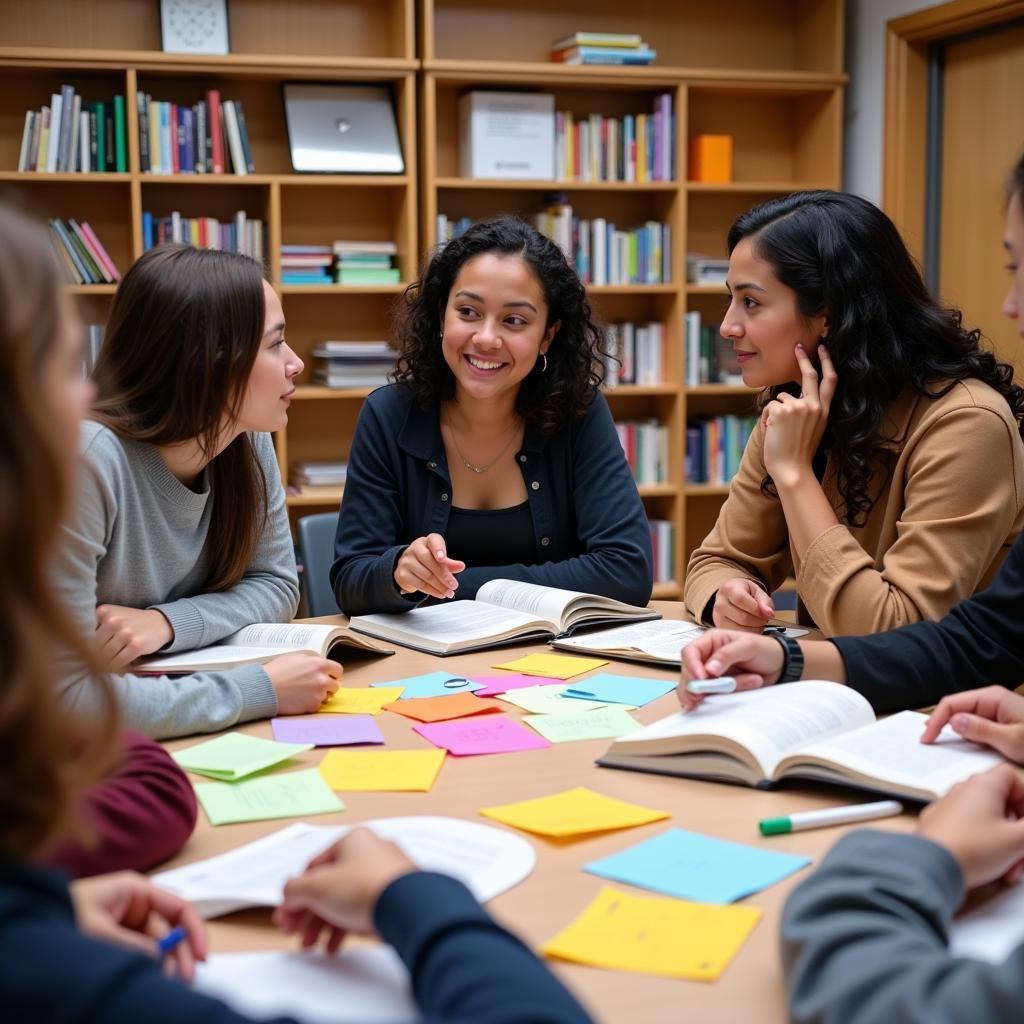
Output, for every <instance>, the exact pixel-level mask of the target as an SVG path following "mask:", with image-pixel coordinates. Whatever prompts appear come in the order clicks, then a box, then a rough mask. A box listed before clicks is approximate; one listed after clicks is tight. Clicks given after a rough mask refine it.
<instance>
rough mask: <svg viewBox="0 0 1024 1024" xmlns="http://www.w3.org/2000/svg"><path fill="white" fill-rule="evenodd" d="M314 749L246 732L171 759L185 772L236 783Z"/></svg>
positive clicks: (191, 749)
mask: <svg viewBox="0 0 1024 1024" xmlns="http://www.w3.org/2000/svg"><path fill="white" fill-rule="evenodd" d="M312 749H313V744H312V743H279V742H278V741H277V740H264V739H260V737H259V736H248V735H246V734H245V733H244V732H228V733H225V734H224V735H223V736H218V737H217V738H216V739H213V740H207V741H206V742H205V743H197V744H196V745H195V746H193V747H186V748H185V749H184V750H179V751H178V752H177V753H175V754H173V755H171V756H172V757H173V758H174V760H175V761H177V762H178V764H179V765H180V766H181V767H182V768H184V769H185V771H188V772H195V774H196V775H207V776H209V777H210V778H211V779H220V781H221V782H234V781H236V780H237V779H244V778H245V777H246V776H247V775H252V774H253V773H254V772H259V771H263V769H264V768H270V767H271V766H272V765H275V764H280V763H281V762H282V761H287V760H288V758H290V757H294V756H295V755H296V754H301V753H304V752H305V751H307V750H312Z"/></svg>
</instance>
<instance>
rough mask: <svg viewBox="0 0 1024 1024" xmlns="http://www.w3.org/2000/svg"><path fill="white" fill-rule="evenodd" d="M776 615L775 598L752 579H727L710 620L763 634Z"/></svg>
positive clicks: (725, 625) (721, 588)
mask: <svg viewBox="0 0 1024 1024" xmlns="http://www.w3.org/2000/svg"><path fill="white" fill-rule="evenodd" d="M774 614H775V605H774V604H773V603H772V599H771V598H770V597H769V596H768V595H767V594H766V593H765V592H764V590H762V589H761V588H760V587H759V586H758V585H757V584H756V583H755V582H754V581H753V580H748V579H746V578H745V577H737V578H736V579H732V580H726V581H725V582H724V583H723V584H722V585H721V586H720V587H719V588H718V593H717V594H716V595H715V603H714V606H713V607H712V609H711V620H712V621H713V622H714V624H715V625H716V626H717V627H718V628H719V629H744V630H746V629H749V630H751V631H753V632H754V633H760V632H761V630H762V629H764V627H765V625H766V624H767V622H768V620H769V619H770V618H771V617H772V616H773V615H774Z"/></svg>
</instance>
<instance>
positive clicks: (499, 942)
mask: <svg viewBox="0 0 1024 1024" xmlns="http://www.w3.org/2000/svg"><path fill="white" fill-rule="evenodd" d="M374 923H375V925H376V927H377V930H378V931H379V932H380V934H381V935H382V936H383V937H384V939H385V940H387V941H388V942H390V943H392V945H394V947H395V949H396V950H397V952H398V954H399V956H401V958H402V960H403V962H404V963H405V965H406V966H407V967H408V968H409V970H410V972H411V975H412V983H413V992H414V994H415V997H416V1002H417V1003H418V1005H419V1007H420V1009H421V1011H422V1012H423V1020H424V1021H431V1022H436V1024H441V1022H449V1024H454V1022H464V1024H516V1022H531V1024H587V1022H588V1021H589V1020H590V1018H589V1017H588V1016H587V1014H586V1013H585V1012H584V1011H583V1010H582V1008H581V1007H580V1005H579V1004H578V1003H577V1002H576V1000H575V999H573V997H572V996H571V995H569V993H568V992H567V991H566V990H565V989H564V988H563V987H562V985H561V983H560V982H559V981H558V980H557V979H556V978H555V976H554V975H553V974H551V973H550V972H549V971H548V970H547V968H545V967H544V965H543V964H541V963H540V961H539V960H537V958H536V957H535V956H534V955H533V954H532V953H531V952H530V951H529V950H528V949H526V947H525V946H523V944H522V943H521V942H519V940H518V939H516V938H515V937H514V936H512V935H510V934H509V933H508V932H506V931H505V930H504V929H503V928H500V927H499V926H498V925H497V924H495V922H494V921H493V920H492V919H491V918H490V917H489V916H488V915H487V913H486V912H485V911H484V910H483V908H482V907H481V906H480V905H479V904H478V903H477V902H476V900H475V899H473V897H472V895H470V893H469V890H468V889H466V887H465V886H464V885H462V883H461V882H457V881H455V879H453V878H448V877H446V876H444V875H435V874H428V873H426V872H422V871H417V872H414V873H412V874H409V875H404V876H403V877H402V878H399V879H398V880H397V881H394V882H392V883H391V885H389V886H388V887H387V888H386V889H385V890H384V892H383V893H382V895H381V897H380V899H379V900H378V901H377V907H376V910H375V912H374ZM0 993H2V998H3V1012H2V1017H3V1019H4V1020H9V1021H12V1022H14V1021H17V1022H18V1024H29V1022H32V1024H41V1022H44V1021H45V1022H46V1024H96V1022H98V1021H102V1022H103V1024H139V1022H140V1021H144V1022H145V1024H183V1022H196V1024H199V1022H201V1024H252V1022H251V1020H250V1018H248V1017H243V1016H241V1015H239V1014H237V1013H235V1011H234V1010H231V1009H229V1008H228V1007H227V1006H226V1005H224V1004H223V1003H221V1002H219V1001H217V1000H216V999H211V998H210V997H209V996H206V995H201V994H199V993H198V992H193V991H192V990H191V989H190V988H188V987H187V986H186V985H182V984H180V983H179V982H176V981H172V980H170V979H168V978H165V977H164V976H163V974H162V973H161V970H160V965H159V963H158V962H157V961H156V960H150V959H149V958H148V957H145V956H143V955H141V954H140V953H136V952H133V951H129V950H126V949H121V948H119V947H117V946H110V945H107V944H106V943H104V942H99V941H98V940H96V939H92V938H89V937H88V936H86V935H83V934H82V933H81V932H80V931H78V929H77V928H76V927H75V922H74V915H73V911H72V907H71V901H70V899H69V897H68V890H67V886H66V884H65V882H64V880H63V877H62V876H61V875H59V874H58V873H56V872H53V871H47V870H43V869H38V868H28V867H25V866H23V865H19V864H12V863H10V862H3V861H0ZM277 1024H286V1022H284V1021H282V1020H281V1019H278V1021H277ZM293 1024H294V1022H293Z"/></svg>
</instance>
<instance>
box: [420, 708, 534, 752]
mask: <svg viewBox="0 0 1024 1024" xmlns="http://www.w3.org/2000/svg"><path fill="white" fill-rule="evenodd" d="M413 731H414V732H418V733H419V734H420V735H421V736H422V737H423V738H424V739H427V740H430V742H431V743H433V744H434V746H435V747H442V748H444V749H445V750H447V751H449V752H450V753H452V754H455V755H456V756H463V755H466V754H510V753H512V752H513V751H516V750H539V749H541V748H542V747H550V746H551V744H550V743H548V741H547V740H546V739H543V738H542V737H540V736H538V735H537V734H536V733H535V732H533V731H531V730H530V729H527V728H526V726H525V725H520V724H519V723H518V722H517V721H515V720H514V719H511V718H505V717H501V718H499V717H498V716H497V715H486V716H485V717H483V718H468V719H467V718H463V719H458V720H457V721H454V722H431V723H428V724H425V725H414V726H413Z"/></svg>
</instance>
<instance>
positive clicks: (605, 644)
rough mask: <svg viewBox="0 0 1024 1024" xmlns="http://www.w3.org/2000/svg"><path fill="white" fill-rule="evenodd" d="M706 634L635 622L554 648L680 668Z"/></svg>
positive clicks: (678, 625) (799, 632) (677, 624)
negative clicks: (685, 651) (684, 652)
mask: <svg viewBox="0 0 1024 1024" xmlns="http://www.w3.org/2000/svg"><path fill="white" fill-rule="evenodd" d="M704 632H706V630H705V629H704V627H703V626H698V625H695V624H694V623H692V622H682V621H680V620H678V619H662V620H661V621H659V622H639V623H636V622H633V623H630V624H629V625H627V626H614V627H613V628H611V629H602V630H599V631H598V632H595V633H587V634H586V635H585V636H573V637H558V638H556V639H555V640H552V641H551V646H552V647H557V648H558V649H559V650H562V651H575V652H576V653H577V654H590V655H593V654H600V655H603V656H604V657H606V658H624V659H626V660H627V661H646V662H651V663H653V664H655V665H678V664H679V663H680V659H681V657H682V650H683V648H684V647H685V646H686V645H687V644H689V643H692V642H693V641H694V640H696V639H697V638H698V637H699V636H701V634H703V633H704ZM806 632H807V630H806V629H794V628H792V627H787V628H786V629H785V633H786V635H787V636H792V637H798V636H803V635H804V634H805V633H806Z"/></svg>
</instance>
